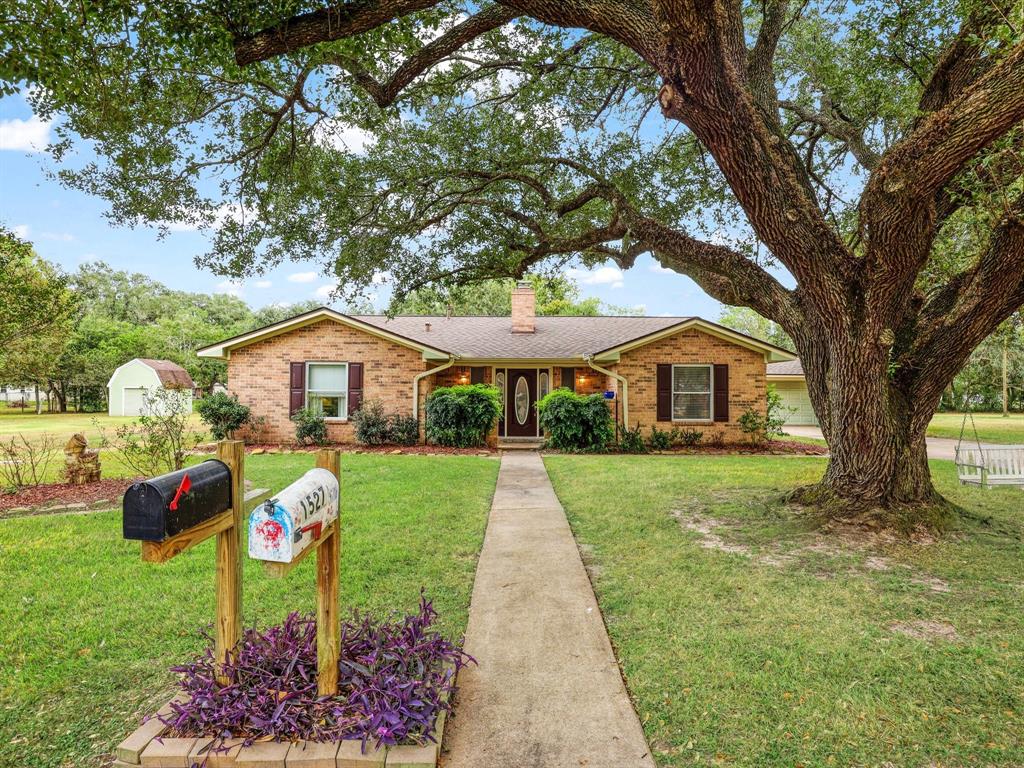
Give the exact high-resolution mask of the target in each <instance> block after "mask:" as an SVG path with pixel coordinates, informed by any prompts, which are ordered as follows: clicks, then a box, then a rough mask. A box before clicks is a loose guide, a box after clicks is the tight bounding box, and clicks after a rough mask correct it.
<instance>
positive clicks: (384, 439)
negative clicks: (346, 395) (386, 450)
mask: <svg viewBox="0 0 1024 768" xmlns="http://www.w3.org/2000/svg"><path fill="white" fill-rule="evenodd" d="M352 422H353V423H354V424H355V430H356V440H358V441H359V442H360V443H362V444H363V445H415V444H416V442H417V441H418V440H419V437H420V430H419V422H418V421H417V420H416V417H415V416H403V415H402V414H400V413H393V414H391V415H390V416H389V415H387V414H385V413H384V403H382V402H381V401H380V400H368V401H366V402H364V403H363V405H362V407H361V408H360V409H359V410H358V411H356V412H355V413H354V414H352Z"/></svg>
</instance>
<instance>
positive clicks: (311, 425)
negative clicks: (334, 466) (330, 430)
mask: <svg viewBox="0 0 1024 768" xmlns="http://www.w3.org/2000/svg"><path fill="white" fill-rule="evenodd" d="M292 421H294V422H295V439H296V440H297V441H298V442H299V444H300V445H306V444H308V443H312V444H313V445H327V420H326V419H325V418H324V415H323V414H322V413H320V411H314V410H313V409H312V408H300V409H299V410H297V411H296V412H295V415H294V416H292Z"/></svg>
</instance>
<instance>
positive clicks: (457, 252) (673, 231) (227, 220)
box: [0, 0, 1024, 516]
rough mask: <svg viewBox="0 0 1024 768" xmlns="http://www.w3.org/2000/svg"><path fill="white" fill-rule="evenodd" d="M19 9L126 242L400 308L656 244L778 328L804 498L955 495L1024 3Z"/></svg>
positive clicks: (1004, 281) (1010, 252)
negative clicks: (938, 413)
mask: <svg viewBox="0 0 1024 768" xmlns="http://www.w3.org/2000/svg"><path fill="white" fill-rule="evenodd" d="M4 13H5V14H6V15H5V16H4V18H3V20H2V21H0V38H2V39H3V41H4V42H3V44H2V45H3V53H2V59H0V61H2V64H0V66H2V67H3V71H2V72H0V79H5V80H6V81H7V82H8V83H12V84H13V83H28V84H29V85H32V86H36V87H35V88H34V89H33V90H31V91H30V94H31V99H32V100H33V102H34V104H35V106H36V108H37V109H38V110H39V111H41V112H42V113H44V114H49V113H52V112H60V113H62V114H63V115H64V116H65V117H64V122H63V123H62V125H63V128H62V130H63V131H64V133H63V134H62V136H63V138H64V141H61V142H59V143H58V144H57V145H56V146H55V147H54V153H55V155H56V156H57V157H58V158H59V159H62V160H64V161H66V162H65V165H64V167H63V168H62V170H61V174H62V176H63V178H64V179H65V180H66V181H67V182H68V183H71V184H74V185H77V186H79V187H81V188H84V189H87V190H90V191H92V192H94V193H97V194H100V195H102V196H104V197H106V198H107V199H108V200H109V201H110V203H111V216H112V217H113V218H114V219H115V220H116V221H119V222H123V223H129V224H134V223H136V222H138V221H140V220H141V221H148V222H157V223H162V224H163V225H166V224H167V223H174V222H176V223H179V224H181V223H189V224H194V225H206V226H209V227H211V229H212V230H213V231H214V232H215V235H214V238H213V240H212V242H213V246H212V248H211V252H210V253H209V254H208V255H207V256H206V257H204V258H203V259H202V263H204V264H205V265H207V266H209V267H212V268H214V269H215V270H217V271H219V272H221V273H223V274H226V275H235V276H239V275H247V274H252V273H254V272H258V271H259V270H261V269H264V268H267V267H269V266H272V265H274V264H276V263H278V262H280V261H282V260H284V259H312V260H319V261H320V262H322V263H323V264H324V266H325V271H327V272H328V273H331V274H334V275H337V276H338V278H339V279H340V280H341V281H342V284H343V285H345V286H352V285H359V284H368V283H369V282H370V281H371V280H373V279H374V278H375V277H376V278H377V279H379V276H380V275H381V274H386V275H387V276H388V279H390V280H391V281H393V283H394V287H395V288H396V290H397V293H398V295H399V296H401V295H402V294H404V293H405V292H407V291H408V290H411V289H415V288H416V287H419V286H421V285H423V284H425V283H428V282H435V283H437V282H440V283H446V282H447V283H452V282H458V281H465V280H474V279H482V278H489V277H495V276H504V275H517V274H522V273H524V272H525V271H526V270H536V269H538V268H541V267H542V265H544V264H548V265H550V264H552V263H555V264H558V263H561V262H562V261H564V260H566V259H569V258H581V259H583V260H584V261H585V262H586V263H591V264H593V263H597V262H600V261H604V260H607V259H611V260H613V261H615V262H616V263H618V264H619V265H621V266H623V267H629V266H630V265H632V264H633V263H634V261H635V260H636V258H637V257H638V256H639V255H640V254H643V253H651V254H652V255H653V256H654V258H656V259H657V260H658V261H659V262H660V263H661V265H663V266H664V267H667V268H669V269H672V270H675V271H677V272H680V273H683V274H685V275H689V276H690V277H692V278H693V279H694V280H695V281H696V282H697V283H698V284H699V285H700V286H701V287H703V288H704V290H706V291H707V292H708V293H709V294H711V295H712V296H714V297H716V298H718V299H720V300H721V301H723V302H725V303H728V304H732V305H739V306H746V307H750V308H752V309H754V310H756V311H757V312H759V313H760V314H762V315H764V316H765V317H768V318H770V319H772V320H774V321H775V322H777V323H778V324H779V325H780V326H781V327H782V328H783V329H784V330H785V331H786V333H788V334H789V336H790V337H791V338H792V339H793V341H794V343H795V345H796V348H797V351H798V352H799V354H800V357H801V358H802V360H803V363H804V368H805V371H806V374H807V383H808V388H809V391H810V396H811V400H812V402H813V404H814V407H815V409H816V411H817V413H818V416H819V419H820V422H821V426H822V429H823V431H824V433H825V436H826V438H827V439H828V442H829V444H830V446H831V449H832V458H831V460H830V461H829V464H828V469H827V471H826V473H825V477H824V479H823V481H822V483H821V484H820V486H817V487H816V488H814V489H812V490H810V491H808V492H807V493H806V494H804V495H805V498H808V499H813V500H814V501H816V502H818V503H820V504H822V505H823V506H825V507H826V508H827V509H828V510H829V511H830V513H831V514H833V515H840V516H856V515H864V514H877V513H878V512H879V511H881V514H882V515H883V516H885V515H891V514H893V513H894V512H897V511H899V512H900V513H901V514H906V511H907V510H908V509H910V510H911V514H914V513H913V511H912V510H914V509H919V510H922V511H921V512H919V513H917V514H922V515H923V514H925V513H924V512H923V510H924V509H926V508H927V507H929V506H930V505H932V504H933V503H937V502H938V501H939V500H938V497H937V496H936V494H935V491H934V489H933V487H932V483H931V480H930V477H929V473H928V465H927V460H926V454H925V441H924V435H925V428H926V426H927V424H928V421H929V419H930V417H931V415H932V412H933V410H934V408H935V406H936V404H937V403H938V402H939V398H940V396H941V393H942V391H943V388H944V387H946V386H947V385H948V384H949V382H950V381H951V380H952V378H953V376H954V375H955V374H956V372H957V371H958V370H959V368H960V367H961V366H962V365H963V363H964V362H965V361H966V360H967V359H968V357H969V355H970V354H971V351H972V350H973V349H974V348H975V346H977V345H978V344H979V343H980V342H981V341H982V340H983V339H984V338H985V337H986V336H987V335H988V334H989V333H991V332H992V330H993V329H994V328H996V327H997V326H998V325H999V323H1000V322H1001V321H1002V320H1004V319H1005V318H1006V317H1008V316H1009V315H1010V314H1011V313H1012V312H1014V311H1015V310H1016V309H1017V308H1018V307H1020V306H1021V304H1022V303H1024V223H1022V215H1024V202H1022V191H1024V190H1022V180H1021V168H1022V160H1021V148H1022V143H1024V129H1022V121H1024V42H1022V29H1024V12H1022V4H1021V2H1020V0H1011V1H1010V2H1007V1H1006V0H962V1H957V0H934V1H933V2H923V1H922V0H905V1H904V2H900V3H886V2H881V1H880V0H877V1H874V2H871V1H868V2H861V3H853V2H836V1H835V0H832V1H830V2H824V1H822V2H815V1H814V0H760V1H759V2H740V0H634V1H633V2H627V1H626V0H563V1H561V2H553V1H551V0H500V1H499V2H491V1H490V0H483V2H456V1H454V0H447V1H444V2H437V1H436V0H379V1H377V2H374V1H372V0H350V1H349V2H338V3H334V4H332V5H324V6H320V5H319V4H318V3H317V2H316V0H308V1H304V0H278V1H277V2H275V3H264V2H259V1H257V0H234V1H231V0H191V1H189V2H184V1H183V0H167V1H165V2H159V3H158V2H145V1H143V2H137V3H136V2H132V3H129V2H124V1H123V0H108V1H106V2H86V3H77V2H76V3H55V2H37V3H25V4H20V5H19V4H15V7H14V8H13V9H12V10H8V11H6V12H4ZM11 87H13V86H11ZM75 135H77V136H81V137H84V138H85V139H87V140H89V141H91V142H92V143H93V145H94V147H95V150H96V153H97V156H98V157H99V158H100V160H98V161H96V162H91V163H85V164H84V165H83V164H81V163H80V161H78V160H77V158H76V156H75V155H74V153H70V152H69V149H70V147H71V146H72V143H73V138H74V136H75ZM774 267H783V268H785V270H787V271H788V272H789V274H790V275H791V276H792V278H793V279H794V280H795V287H794V288H789V287H787V285H788V284H789V283H787V282H786V281H782V280H780V279H779V278H778V277H777V275H778V274H779V272H778V270H777V269H774ZM681 309H685V308H681Z"/></svg>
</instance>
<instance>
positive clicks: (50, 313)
mask: <svg viewBox="0 0 1024 768" xmlns="http://www.w3.org/2000/svg"><path fill="white" fill-rule="evenodd" d="M528 279H529V280H530V281H531V282H532V283H533V284H534V286H535V288H536V290H537V312H538V314H542V315H556V314H564V315H597V314H601V313H605V314H608V313H621V312H622V311H623V310H621V309H620V308H618V307H612V306H609V305H604V304H602V303H601V302H600V301H599V300H597V299H594V298H583V297H581V296H580V291H579V287H578V286H577V285H576V283H574V282H573V281H571V280H569V279H568V278H565V277H554V278H541V277H538V276H532V275H531V276H528ZM513 285H514V281H512V280H497V279H496V280H487V281H483V282H480V283H476V284H472V285H468V286H460V287H457V288H455V289H452V290H442V289H432V288H427V289H422V290H419V291H414V292H412V293H410V294H408V295H407V296H405V297H404V299H403V300H402V301H400V302H398V303H396V304H394V305H393V306H391V307H390V311H391V312H392V313H396V314H437V315H444V314H447V313H449V312H451V313H453V314H460V315H466V314H477V315H508V314H509V312H510V310H511V307H510V301H511V298H510V297H511V290H512V286H513ZM318 306H320V303H319V302H317V301H306V302H300V303H296V304H283V305H281V304H278V305H270V306H266V307H263V308H261V309H257V310H253V309H252V308H251V307H249V305H248V304H246V303H245V302H244V301H242V300H241V299H239V298H237V297H235V296H230V295H226V294H206V293H191V292H187V291H177V290H173V289H171V288H168V287H167V286H165V285H163V284H162V283H160V282H158V281H156V280H153V279H152V278H150V277H147V276H146V275H143V274H139V273H132V272H126V271H122V270H115V269H113V268H112V267H110V266H109V265H107V264H105V263H104V262H102V261H96V262H90V263H86V264H83V265H81V266H80V267H79V268H78V269H77V270H76V271H75V272H73V273H71V274H67V275H65V274H63V273H62V272H61V271H60V270H59V269H57V268H56V267H54V266H53V265H51V264H49V263H48V262H46V261H45V260H44V259H42V258H40V257H39V256H38V255H36V254H35V252H34V251H33V250H32V247H31V245H30V244H28V243H25V242H24V241H22V240H21V239H20V238H18V237H17V236H16V235H14V234H13V233H11V232H9V231H6V230H3V229H0V385H6V386H16V387H24V386H28V387H29V388H38V389H37V391H38V392H39V393H40V394H41V396H42V397H43V398H44V399H45V400H46V401H48V402H49V403H50V405H51V408H52V410H56V411H60V412H64V411H67V410H69V409H76V410H86V411H100V410H104V409H105V408H106V397H107V382H108V381H109V380H110V376H111V375H112V374H113V372H114V370H115V369H116V368H117V367H118V366H119V365H122V364H123V363H126V362H127V361H129V360H132V359H133V358H136V357H147V358H155V359H162V360H171V361H173V362H175V363H178V364H179V365H181V366H182V367H183V368H185V370H187V371H188V372H189V374H190V375H191V376H192V380H193V381H194V382H195V383H196V386H197V387H199V388H200V389H202V390H204V391H205V392H210V391H211V390H212V389H213V386H214V385H215V384H218V383H220V384H226V383H227V367H226V365H225V364H224V363H223V362H222V361H219V360H210V359H205V358H199V357H197V356H196V350H197V349H200V348H201V347H204V346H207V345H208V344H212V343H214V342H216V341H219V340H221V339H224V338H228V337H230V336H234V335H236V334H240V333H245V332H246V331H250V330H253V329H255V328H261V327H263V326H265V325H271V324H272V323H276V322H279V321H280V320H284V319H285V318H288V317H292V316H293V315H297V314H300V313H302V312H308V311H309V310H311V309H315V308H317V307H318ZM345 311H347V312H352V313H369V312H372V311H373V307H372V305H370V304H369V303H368V302H364V303H363V304H362V305H358V306H351V307H347V308H346V309H345Z"/></svg>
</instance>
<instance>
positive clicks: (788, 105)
mask: <svg viewBox="0 0 1024 768" xmlns="http://www.w3.org/2000/svg"><path fill="white" fill-rule="evenodd" d="M825 101H826V102H827V103H826V104H825V105H823V107H826V108H827V109H828V111H827V113H826V111H824V110H822V111H815V110H813V109H811V108H810V107H808V106H806V105H804V104H801V103H799V102H797V101H790V100H788V99H783V100H782V101H780V102H779V106H780V107H782V108H783V109H785V110H787V111H789V112H792V113H793V114H794V115H796V116H797V117H798V118H799V119H800V120H801V121H802V122H805V123H813V124H814V125H817V126H819V127H820V128H822V129H824V131H825V132H826V133H828V134H829V135H830V136H832V137H833V138H836V139H839V140H840V141H845V142H846V144H847V146H848V147H849V148H850V152H851V153H852V154H853V156H854V158H856V160H857V162H858V163H860V164H861V165H862V166H863V167H864V168H866V169H867V170H869V171H870V170H873V169H874V168H875V167H876V166H877V165H878V162H879V160H880V159H881V156H880V155H879V154H878V153H877V152H876V151H875V150H873V149H872V148H871V147H870V146H868V143H867V142H866V141H865V140H864V132H863V131H862V130H861V129H860V128H858V127H857V126H856V125H854V124H853V123H851V122H849V121H847V120H844V119H843V118H842V117H839V115H837V114H836V113H835V110H833V109H831V103H830V102H829V101H828V99H827V97H826V98H825Z"/></svg>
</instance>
